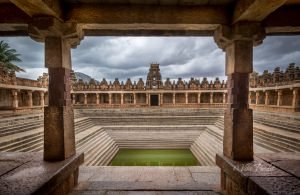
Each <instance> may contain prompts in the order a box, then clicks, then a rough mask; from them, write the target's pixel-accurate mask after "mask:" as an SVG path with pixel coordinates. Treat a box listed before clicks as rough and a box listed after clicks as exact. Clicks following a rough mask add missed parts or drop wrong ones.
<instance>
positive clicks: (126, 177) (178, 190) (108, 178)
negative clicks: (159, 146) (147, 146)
mask: <svg viewBox="0 0 300 195" xmlns="http://www.w3.org/2000/svg"><path fill="white" fill-rule="evenodd" d="M78 182H79V184H78V186H77V187H76V188H75V189H74V191H73V193H72V194H73V195H82V194H84V195H91V194H151V195H152V194H217V191H218V190H219V187H220V169H219V168H218V167H215V166H190V167H149V166H130V167H127V166H122V167H119V166H111V167H108V166H101V167H92V166H81V167H80V168H79V180H78Z"/></svg>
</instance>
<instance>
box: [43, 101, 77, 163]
mask: <svg viewBox="0 0 300 195" xmlns="http://www.w3.org/2000/svg"><path fill="white" fill-rule="evenodd" d="M44 117H45V118H44V160H46V161H60V160H65V159H67V158H68V157H70V156H72V155H74V154H75V131H74V113H73V107H72V106H62V107H56V106H49V107H45V110H44Z"/></svg>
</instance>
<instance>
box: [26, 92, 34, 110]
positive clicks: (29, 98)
mask: <svg viewBox="0 0 300 195" xmlns="http://www.w3.org/2000/svg"><path fill="white" fill-rule="evenodd" d="M27 96H28V100H27V105H28V107H30V108H31V107H32V105H33V104H32V91H27Z"/></svg>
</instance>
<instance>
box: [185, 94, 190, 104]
mask: <svg viewBox="0 0 300 195" xmlns="http://www.w3.org/2000/svg"><path fill="white" fill-rule="evenodd" d="M188 103H189V94H188V93H187V92H186V93H185V104H188Z"/></svg>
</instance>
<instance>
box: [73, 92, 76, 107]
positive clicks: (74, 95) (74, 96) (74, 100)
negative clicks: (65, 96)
mask: <svg viewBox="0 0 300 195" xmlns="http://www.w3.org/2000/svg"><path fill="white" fill-rule="evenodd" d="M72 98H73V99H72V104H73V105H75V104H76V94H75V93H73V94H72Z"/></svg>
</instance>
